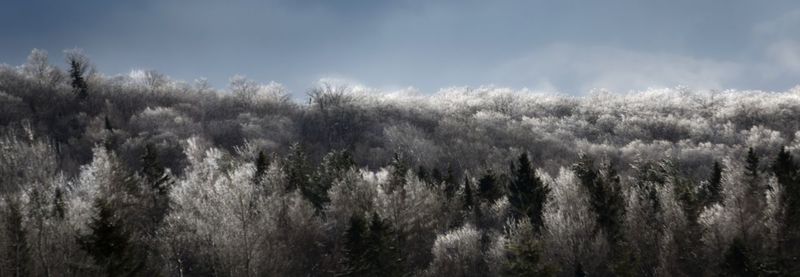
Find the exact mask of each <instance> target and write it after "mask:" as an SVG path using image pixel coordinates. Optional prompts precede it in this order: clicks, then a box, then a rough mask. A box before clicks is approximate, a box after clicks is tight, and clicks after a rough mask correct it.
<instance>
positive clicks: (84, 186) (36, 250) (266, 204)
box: [0, 50, 800, 276]
mask: <svg viewBox="0 0 800 277" xmlns="http://www.w3.org/2000/svg"><path fill="white" fill-rule="evenodd" d="M66 57H67V59H66V63H63V62H59V63H58V64H60V66H56V65H53V64H51V63H50V62H49V61H48V56H47V53H46V52H44V51H41V50H33V51H32V53H31V54H30V56H29V58H28V61H27V63H25V64H24V65H20V66H8V65H4V66H0V195H1V196H0V276H444V275H448V276H587V275H588V276H797V275H798V274H799V273H798V272H800V171H798V168H799V166H798V160H797V159H796V158H795V156H797V155H800V87H798V88H794V89H792V90H790V91H787V92H762V91H735V90H729V91H695V90H692V89H689V88H680V87H679V88H674V89H651V90H647V91H642V92H636V93H628V94H614V93H610V92H608V91H603V90H596V91H592V92H591V93H589V94H587V95H586V96H582V97H575V96H566V95H557V94H545V93H537V92H533V91H528V90H512V89H506V88H498V87H480V88H469V87H454V88H447V89H442V90H440V91H438V92H436V93H433V94H424V93H420V92H417V91H414V90H413V89H408V90H402V91H394V92H386V91H379V90H376V89H371V88H365V87H362V86H357V85H349V86H348V85H346V84H341V83H335V82H321V83H320V84H319V85H317V86H315V87H313V88H311V89H309V90H308V93H307V98H306V99H307V100H306V101H302V102H301V101H298V100H296V99H293V98H292V97H290V95H289V93H288V91H287V90H286V89H285V88H284V87H283V86H282V85H280V84H278V83H274V82H271V83H267V84H263V83H258V82H256V81H253V80H250V79H247V78H245V77H242V76H235V77H233V78H231V80H230V85H229V87H227V88H225V89H222V90H219V89H215V88H212V87H211V86H210V85H209V83H208V82H207V81H205V80H202V79H201V80H196V81H193V82H184V81H176V80H172V79H170V78H169V77H167V76H165V75H164V74H160V73H158V72H156V71H133V72H131V74H128V75H121V76H107V75H103V74H102V73H100V72H98V71H97V70H96V69H95V68H94V66H93V65H92V63H91V60H90V59H89V58H87V56H86V55H84V54H82V53H81V52H80V51H78V50H69V51H67V52H66ZM62 67H63V68H62Z"/></svg>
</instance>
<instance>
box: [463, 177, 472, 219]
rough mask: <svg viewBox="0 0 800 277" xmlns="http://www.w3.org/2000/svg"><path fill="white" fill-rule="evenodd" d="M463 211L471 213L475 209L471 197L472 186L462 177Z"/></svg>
mask: <svg viewBox="0 0 800 277" xmlns="http://www.w3.org/2000/svg"><path fill="white" fill-rule="evenodd" d="M462 204H464V206H463V209H464V211H471V210H472V209H473V208H474V207H475V201H474V199H473V196H472V185H470V182H469V178H467V177H464V199H463V201H462Z"/></svg>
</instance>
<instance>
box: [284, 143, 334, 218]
mask: <svg viewBox="0 0 800 277" xmlns="http://www.w3.org/2000/svg"><path fill="white" fill-rule="evenodd" d="M289 151H290V152H289V155H288V156H287V157H286V162H285V163H284V165H285V167H284V170H285V172H286V178H287V181H288V187H287V191H294V190H299V191H300V194H301V195H303V197H305V198H306V200H308V201H309V202H311V204H312V205H314V208H316V209H317V210H318V211H319V210H320V209H322V205H323V204H324V203H325V199H327V193H328V191H327V190H324V189H323V188H320V187H319V184H316V183H315V182H312V180H313V177H314V176H313V174H314V170H313V168H312V167H311V164H310V163H309V161H308V156H307V154H306V152H305V150H304V149H303V147H302V146H301V145H300V144H299V143H295V144H293V145H292V146H291V147H290V149H289Z"/></svg>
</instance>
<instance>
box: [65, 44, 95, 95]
mask: <svg viewBox="0 0 800 277" xmlns="http://www.w3.org/2000/svg"><path fill="white" fill-rule="evenodd" d="M66 55H67V64H68V65H69V77H70V79H71V80H72V81H71V83H70V84H71V85H72V92H73V93H75V96H77V97H78V99H80V100H83V99H86V97H88V96H89V85H88V84H87V83H86V74H87V71H88V70H89V68H90V66H91V65H90V63H89V59H88V58H87V57H86V56H85V55H83V53H82V52H81V51H80V50H77V49H73V50H68V51H66Z"/></svg>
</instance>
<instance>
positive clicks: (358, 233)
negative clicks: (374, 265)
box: [339, 215, 369, 276]
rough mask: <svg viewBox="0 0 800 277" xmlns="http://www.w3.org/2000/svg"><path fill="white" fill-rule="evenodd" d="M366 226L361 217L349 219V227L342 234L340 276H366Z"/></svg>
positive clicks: (367, 268)
mask: <svg viewBox="0 0 800 277" xmlns="http://www.w3.org/2000/svg"><path fill="white" fill-rule="evenodd" d="M367 228H368V226H367V222H366V220H364V217H363V216H361V215H353V216H351V217H350V226H349V227H348V228H347V230H346V231H345V234H344V259H345V260H344V261H343V263H344V270H343V272H341V273H340V274H339V275H340V276H368V275H367V274H368V273H369V267H368V265H367V264H366V259H367V257H366V255H367V248H368V247H369V245H367V241H366V237H367V231H368V229H367Z"/></svg>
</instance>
